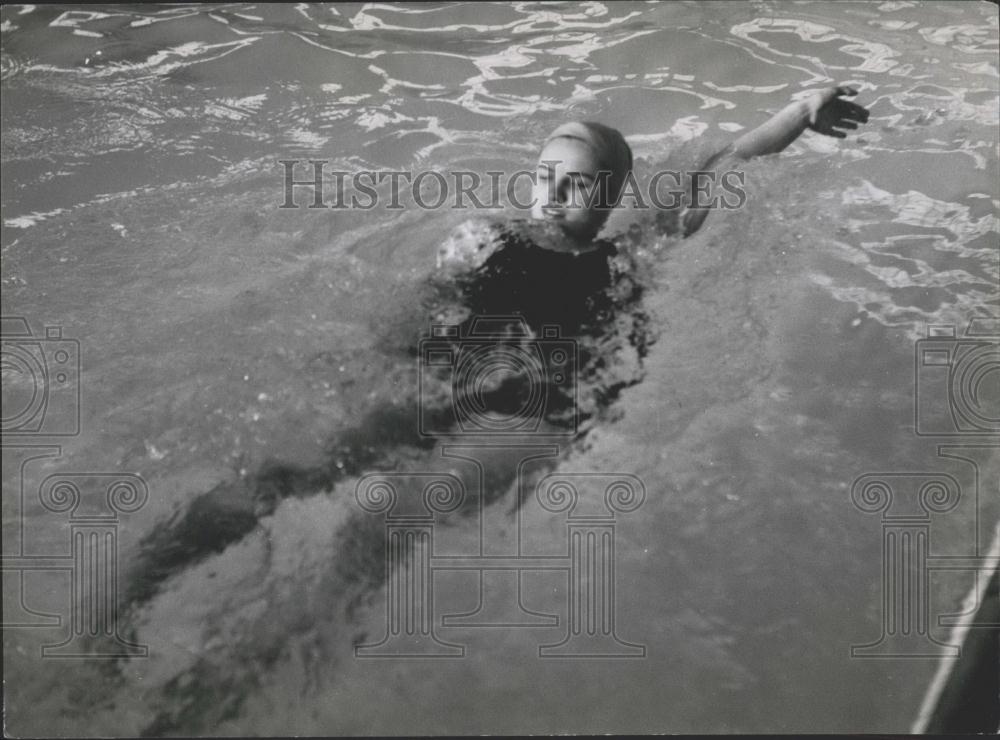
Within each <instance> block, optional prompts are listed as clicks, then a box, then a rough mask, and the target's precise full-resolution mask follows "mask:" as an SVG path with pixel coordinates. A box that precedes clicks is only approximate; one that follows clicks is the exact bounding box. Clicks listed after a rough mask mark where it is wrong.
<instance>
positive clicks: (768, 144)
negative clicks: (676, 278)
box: [684, 86, 868, 236]
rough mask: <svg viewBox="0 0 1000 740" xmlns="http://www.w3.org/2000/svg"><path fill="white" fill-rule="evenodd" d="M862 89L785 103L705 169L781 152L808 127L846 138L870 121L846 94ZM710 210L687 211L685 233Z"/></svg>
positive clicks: (823, 93) (818, 94)
mask: <svg viewBox="0 0 1000 740" xmlns="http://www.w3.org/2000/svg"><path fill="white" fill-rule="evenodd" d="M857 94H858V91H857V90H855V89H854V88H853V87H846V86H839V87H828V88H826V89H825V90H820V91H819V92H816V93H814V94H813V95H811V96H810V97H808V98H805V99H803V100H797V101H795V102H794V103H790V104H789V105H787V106H785V107H784V108H783V109H782V110H781V111H779V112H778V113H776V114H775V115H774V116H773V117H772V118H771V119H770V120H769V121H767V122H766V123H764V124H762V125H761V126H758V127H757V128H755V129H753V130H752V131H748V132H747V133H745V134H743V136H741V137H740V138H738V139H737V140H736V141H734V142H733V143H732V144H730V145H729V146H727V147H726V148H725V149H722V150H721V151H719V152H716V153H715V154H713V155H712V156H711V157H709V158H708V161H706V162H705V163H704V164H703V165H702V167H701V169H702V170H710V169H712V168H713V167H714V166H715V165H716V164H718V163H719V162H720V161H722V160H723V159H726V158H727V157H738V158H740V159H750V158H751V157H757V156H760V155H762V154H774V153H775V152H780V151H781V150H782V149H784V148H785V147H787V146H788V145H789V144H791V143H792V142H793V141H795V140H796V139H797V138H799V136H801V135H802V132H803V131H805V130H806V129H812V130H813V131H816V132H817V133H821V134H824V135H826V136H833V137H835V138H838V139H843V138H845V137H846V136H847V133H846V132H845V131H842V130H841V129H846V130H853V129H856V128H857V127H858V125H859V124H862V123H867V121H868V110H867V109H866V108H864V107H863V106H860V105H858V104H857V103H854V102H852V101H850V100H845V98H846V97H854V96H855V95H857ZM706 215H708V210H707V209H704V208H699V209H694V208H692V209H689V210H688V211H687V213H685V214H684V235H685V236H687V235H689V234H691V233H693V232H694V231H696V230H697V229H698V227H699V226H701V223H702V221H704V220H705V216H706Z"/></svg>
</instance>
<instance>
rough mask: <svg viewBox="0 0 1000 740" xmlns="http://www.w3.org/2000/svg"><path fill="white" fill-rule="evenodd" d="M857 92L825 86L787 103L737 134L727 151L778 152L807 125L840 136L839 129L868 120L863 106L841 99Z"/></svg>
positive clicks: (747, 153) (752, 154) (739, 154)
mask: <svg viewBox="0 0 1000 740" xmlns="http://www.w3.org/2000/svg"><path fill="white" fill-rule="evenodd" d="M857 94H858V91H857V90H855V89H854V88H853V87H829V88H827V89H825V90H821V91H819V92H817V93H815V94H813V95H811V96H810V97H808V98H806V99H804V100H798V101H796V102H794V103H791V104H790V105H788V106H786V107H785V108H783V109H782V110H781V111H780V112H779V113H777V114H776V115H775V116H774V117H773V118H771V120H770V121H768V122H767V123H765V124H763V125H762V126H758V127H757V128H755V129H754V130H753V131H750V132H748V133H746V134H744V135H743V136H741V137H740V138H738V139H737V140H736V141H735V142H734V143H733V144H732V149H731V151H732V153H733V154H734V155H735V156H737V157H740V158H742V159H750V157H756V156H758V155H761V154H773V153H775V152H780V151H781V150H782V149H784V148H785V147H787V146H788V145H789V144H791V143H792V142H793V141H795V140H796V139H797V138H799V136H800V135H801V134H802V132H803V131H805V130H806V129H807V128H808V129H812V130H813V131H817V132H819V133H821V134H826V135H827V136H834V137H836V138H838V139H843V138H844V137H846V136H847V134H846V133H845V132H844V131H841V130H839V129H849V130H850V129H856V128H857V127H858V124H859V123H866V122H867V121H868V110H867V109H865V108H863V107H862V106H860V105H858V104H857V103H853V102H851V101H850V100H844V98H845V97H854V96H855V95H857Z"/></svg>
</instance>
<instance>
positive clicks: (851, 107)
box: [842, 103, 869, 123]
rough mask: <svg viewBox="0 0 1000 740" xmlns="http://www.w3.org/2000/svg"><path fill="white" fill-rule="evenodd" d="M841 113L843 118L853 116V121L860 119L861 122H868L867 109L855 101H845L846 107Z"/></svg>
mask: <svg viewBox="0 0 1000 740" xmlns="http://www.w3.org/2000/svg"><path fill="white" fill-rule="evenodd" d="M842 115H843V116H844V117H845V118H853V119H854V120H855V121H861V123H868V116H869V113H868V109H867V108H862V107H861V106H860V105H857V104H855V103H847V108H846V110H845V112H844V113H842Z"/></svg>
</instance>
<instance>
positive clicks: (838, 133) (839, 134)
mask: <svg viewBox="0 0 1000 740" xmlns="http://www.w3.org/2000/svg"><path fill="white" fill-rule="evenodd" d="M829 136H833V137H834V138H837V139H846V138H847V134H845V133H844V132H843V131H837V129H833V128H832V129H830V133H829Z"/></svg>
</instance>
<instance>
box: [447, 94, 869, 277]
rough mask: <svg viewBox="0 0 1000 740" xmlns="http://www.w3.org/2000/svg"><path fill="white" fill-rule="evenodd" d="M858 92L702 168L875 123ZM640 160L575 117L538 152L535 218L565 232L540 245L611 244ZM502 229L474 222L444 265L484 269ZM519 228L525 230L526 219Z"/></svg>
mask: <svg viewBox="0 0 1000 740" xmlns="http://www.w3.org/2000/svg"><path fill="white" fill-rule="evenodd" d="M857 94H858V91H857V90H856V89H854V88H851V87H846V86H837V87H829V88H826V89H824V90H821V91H818V92H816V93H814V94H813V95H811V96H809V97H808V98H805V99H802V100H798V101H795V102H793V103H791V104H789V105H788V106H786V107H785V108H784V109H782V110H781V111H780V112H778V113H777V114H775V115H774V116H773V117H772V118H771V119H770V120H768V121H767V122H766V123H764V124H762V125H761V126H758V127H757V128H755V129H753V130H752V131H749V132H748V133H746V134H744V135H743V136H741V137H739V138H738V139H737V140H736V141H734V142H733V143H731V144H730V145H728V146H727V147H725V148H723V149H722V150H720V151H718V152H716V153H715V154H713V155H712V156H711V157H709V158H708V159H707V160H706V161H705V162H704V163H703V164H702V165H701V167H699V168H698V170H699V171H711V170H713V169H715V168H716V167H718V166H719V165H721V164H723V163H725V162H726V161H729V160H732V159H744V160H745V159H750V158H752V157H756V156H760V155H764V154H773V153H776V152H780V151H782V150H783V149H785V148H786V147H787V146H788V145H789V144H791V143H792V142H793V141H795V140H796V139H797V138H798V137H799V136H800V135H801V134H802V133H803V132H804V131H806V130H807V129H809V130H812V131H816V132H817V133H820V134H823V135H825V136H832V137H835V138H840V139H843V138H845V137H846V136H847V133H846V131H849V130H853V129H857V128H858V125H859V124H862V123H865V122H867V121H868V110H867V109H865V108H864V107H862V106H860V105H858V104H857V103H854V102H852V101H850V100H847V98H849V97H853V96H855V95H857ZM632 164H633V162H632V150H631V148H630V147H629V145H628V143H627V142H626V141H625V138H624V137H623V136H622V134H621V133H620V132H619V131H617V130H616V129H613V128H611V127H609V126H605V125H603V124H600V123H593V122H577V121H574V122H570V123H566V124H563V125H561V126H559V127H558V128H557V129H556V130H555V131H553V132H552V133H551V134H550V135H549V137H548V138H547V139H546V140H545V143H544V144H543V146H542V151H541V153H540V155H539V158H538V169H537V172H536V178H535V184H534V188H533V193H532V198H533V201H532V203H533V206H532V211H531V216H532V218H533V219H534V221H535V224H536V225H537V224H545V225H549V226H556V227H558V231H559V234H558V237H559V238H551V237H552V232H551V230H549V231H548V238H546V237H545V234H546V231H545V229H538V228H534V229H530V230H531V231H533V232H534V235H535V236H536V237H537V236H538V235H542V238H536V239H535V241H536V242H537V244H538V246H541V247H543V248H546V249H550V250H554V251H559V252H569V253H571V254H573V255H580V254H583V253H585V252H590V251H594V250H597V249H600V248H601V247H602V246H605V247H606V246H607V245H606V244H602V240H597V239H596V237H597V235H598V234H599V233H600V231H601V229H602V228H603V227H604V225H605V223H606V222H607V220H608V216H609V215H610V213H611V210H612V208H613V207H614V206H615V205H616V204H617V203H618V202H619V200H621V197H622V193H623V190H624V188H625V185H626V182H627V180H628V178H629V174H630V173H631V171H632ZM594 188H597V191H596V192H595V191H594ZM591 196H594V197H591ZM707 215H708V209H707V208H691V207H688V208H686V209H685V210H684V211H683V212H682V213H681V218H680V227H681V230H682V232H683V235H684V236H689V235H690V234H692V233H694V232H695V231H697V230H698V228H699V227H700V226H701V224H702V223H703V222H704V220H705V217H706V216H707ZM497 228H498V227H497V224H496V223H495V222H494V223H491V222H488V221H486V220H483V219H476V220H473V221H469V222H466V223H465V224H463V225H462V226H460V227H459V228H458V229H457V230H456V232H455V233H453V234H452V237H451V238H450V239H448V240H447V241H446V242H445V243H444V244H443V245H442V246H441V249H440V250H439V252H438V267H439V268H449V267H450V268H455V269H469V268H473V269H477V268H479V267H481V266H482V265H483V264H484V263H485V262H486V261H487V260H488V259H489V257H490V256H491V255H492V254H493V253H494V252H495V251H496V249H498V248H500V247H502V246H503V245H504V241H505V240H504V239H502V238H499V236H498V234H497ZM514 228H515V229H517V228H520V229H521V230H522V231H523V230H524V225H523V224H521V225H520V226H516V225H515V226H514Z"/></svg>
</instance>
